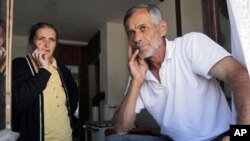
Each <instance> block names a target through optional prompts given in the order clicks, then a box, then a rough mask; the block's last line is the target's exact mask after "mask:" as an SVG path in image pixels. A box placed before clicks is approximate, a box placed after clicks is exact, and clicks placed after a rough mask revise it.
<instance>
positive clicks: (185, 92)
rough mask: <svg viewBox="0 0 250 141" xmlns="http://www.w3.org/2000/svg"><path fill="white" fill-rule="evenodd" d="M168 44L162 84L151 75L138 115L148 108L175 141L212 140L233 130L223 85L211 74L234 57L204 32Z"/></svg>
mask: <svg viewBox="0 0 250 141" xmlns="http://www.w3.org/2000/svg"><path fill="white" fill-rule="evenodd" d="M166 45H167V48H166V54H165V59H164V62H163V63H162V66H161V68H160V72H159V75H160V80H161V83H159V82H158V80H156V79H155V77H154V76H153V74H152V73H151V72H150V71H148V72H147V76H146V81H145V83H144V84H143V86H142V88H141V90H140V96H139V97H138V100H137V104H136V113H139V112H140V110H141V109H143V108H146V109H147V110H148V111H149V113H150V114H151V115H152V116H153V117H154V119H155V120H156V122H157V123H158V124H159V125H160V127H161V133H162V134H165V135H168V136H170V137H171V138H172V139H174V140H175V141H201V140H209V139H211V138H214V137H216V136H217V135H219V134H221V133H223V132H225V131H227V130H229V125H230V113H231V111H230V108H229V106H228V104H227V101H226V99H225V96H224V93H223V91H222V89H221V87H220V85H219V83H218V82H217V80H216V79H215V78H214V77H211V76H210V75H209V74H208V72H209V70H210V69H211V68H212V66H213V65H214V64H215V63H216V62H218V61H219V60H221V59H223V58H224V57H226V56H230V54H229V53H228V52H226V51H225V50H224V49H223V48H222V47H221V46H219V45H218V44H216V43H215V42H213V41H212V40H211V39H210V38H208V37H207V36H206V35H204V34H201V33H189V34H186V35H185V36H183V37H180V38H177V39H175V40H174V41H168V40H166Z"/></svg>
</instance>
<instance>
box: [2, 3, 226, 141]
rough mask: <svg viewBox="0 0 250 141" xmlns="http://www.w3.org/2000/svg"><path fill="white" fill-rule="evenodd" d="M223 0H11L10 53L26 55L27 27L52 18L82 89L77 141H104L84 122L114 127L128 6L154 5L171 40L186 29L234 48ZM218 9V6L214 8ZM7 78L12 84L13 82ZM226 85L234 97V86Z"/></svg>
mask: <svg viewBox="0 0 250 141" xmlns="http://www.w3.org/2000/svg"><path fill="white" fill-rule="evenodd" d="M224 2H225V1H223V0H220V1H216V0H188V1H187V0H140V1H136V0H105V1H102V0H73V1H61V0H42V1H41V0H40V1H39V0H19V1H18V0H13V7H11V9H12V10H13V17H12V18H13V25H12V28H13V30H12V31H13V34H12V37H11V38H12V46H11V47H10V48H11V49H9V51H10V52H9V53H8V55H11V56H10V57H9V58H10V59H11V60H12V59H14V58H17V57H25V56H26V55H27V53H28V51H29V50H28V48H27V46H28V30H29V28H30V27H31V26H32V25H33V24H35V23H37V22H49V23H51V24H53V25H55V27H57V29H58V32H59V43H58V46H57V50H56V53H55V56H56V59H57V60H58V61H59V62H61V63H62V64H63V65H66V66H67V67H68V69H69V70H70V71H71V73H72V75H73V77H74V80H75V81H76V83H77V87H78V94H79V95H78V100H79V103H78V124H77V125H76V128H77V133H76V135H75V141H77V140H79V141H91V140H92V141H104V139H103V138H101V137H99V136H98V139H97V138H96V136H97V135H99V134H104V131H103V129H100V132H101V133H96V134H94V133H92V131H91V130H88V129H89V128H91V126H86V123H90V124H91V122H90V121H97V122H98V124H105V126H104V127H111V126H112V125H110V124H109V123H110V122H107V121H110V120H111V118H112V115H113V114H114V112H115V110H116V108H117V107H118V106H119V104H120V102H121V100H122V98H123V96H124V92H125V90H126V84H127V81H128V77H129V72H128V69H127V60H128V43H127V36H126V34H125V31H124V27H123V16H124V15H125V12H126V10H127V9H128V8H130V7H131V6H133V5H135V4H139V3H151V4H155V5H157V6H158V7H159V8H160V9H161V10H162V12H163V16H164V17H165V18H166V19H167V24H168V29H167V34H166V38H168V39H169V40H171V39H175V38H176V37H179V36H181V35H183V34H185V33H188V32H203V33H205V34H207V35H208V36H210V37H211V38H212V39H214V40H215V41H217V42H218V43H220V44H222V45H223V46H224V47H225V48H226V49H227V50H229V51H230V25H229V21H228V16H227V15H226V14H225V13H224V12H225V11H224V10H225V9H223V8H224V7H223V5H224V6H225V3H224ZM6 5H7V0H0V8H1V10H0V16H1V19H4V20H6V19H7V17H6V14H7V9H8V8H6V7H7V6H6ZM214 7H216V8H217V9H216V10H214ZM211 13H214V15H213V14H211ZM220 24H221V25H223V26H220ZM215 25H219V26H215ZM211 31H213V32H211ZM9 63H11V61H9ZM9 65H10V66H11V64H9ZM10 69H11V67H10ZM5 82H6V85H8V86H7V87H9V88H11V84H10V80H6V81H5ZM222 85H223V86H224V89H225V91H226V94H227V97H228V99H229V100H230V87H229V86H227V84H222ZM7 90H8V89H7ZM9 93H11V92H10V90H9ZM138 118H139V119H138V120H137V121H138V126H141V127H143V126H144V127H145V123H148V125H147V126H157V125H156V123H155V122H154V121H153V120H152V118H151V117H150V116H149V115H148V114H147V112H143V113H142V114H141V115H140V116H138ZM102 121H104V123H103V122H102ZM87 125H88V124H87ZM1 130H2V129H1ZM98 130H99V128H98ZM1 132H3V131H1ZM91 134H92V135H91ZM101 136H102V135H101Z"/></svg>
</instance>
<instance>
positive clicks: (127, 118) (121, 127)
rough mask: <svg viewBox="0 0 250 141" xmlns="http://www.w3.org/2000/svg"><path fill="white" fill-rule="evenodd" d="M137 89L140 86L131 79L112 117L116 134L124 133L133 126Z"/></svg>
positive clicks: (138, 89)
mask: <svg viewBox="0 0 250 141" xmlns="http://www.w3.org/2000/svg"><path fill="white" fill-rule="evenodd" d="M139 91H140V86H139V85H138V84H137V83H136V82H135V81H133V80H131V83H130V85H129V87H128V91H127V93H126V95H125V96H124V98H123V101H122V103H121V105H120V107H119V108H118V110H117V111H116V113H115V115H114V116H113V119H112V121H113V124H114V128H115V131H116V133H117V134H121V135H123V134H126V133H127V132H128V131H129V130H130V129H132V128H133V127H134V122H135V117H136V114H135V106H136V101H137V98H138V95H139Z"/></svg>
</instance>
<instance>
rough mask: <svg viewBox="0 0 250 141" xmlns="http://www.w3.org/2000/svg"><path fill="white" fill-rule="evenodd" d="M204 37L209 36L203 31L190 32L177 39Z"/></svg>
mask: <svg viewBox="0 0 250 141" xmlns="http://www.w3.org/2000/svg"><path fill="white" fill-rule="evenodd" d="M203 37H207V35H206V34H204V33H201V32H189V33H186V34H184V35H182V36H181V37H178V38H176V39H190V38H203Z"/></svg>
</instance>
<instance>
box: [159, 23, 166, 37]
mask: <svg viewBox="0 0 250 141" xmlns="http://www.w3.org/2000/svg"><path fill="white" fill-rule="evenodd" d="M160 33H161V36H162V37H163V36H165V35H166V33H167V22H166V21H165V20H162V21H161V23H160Z"/></svg>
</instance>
